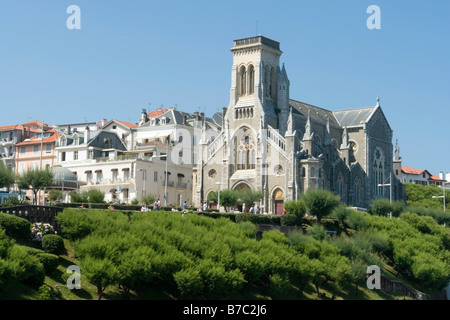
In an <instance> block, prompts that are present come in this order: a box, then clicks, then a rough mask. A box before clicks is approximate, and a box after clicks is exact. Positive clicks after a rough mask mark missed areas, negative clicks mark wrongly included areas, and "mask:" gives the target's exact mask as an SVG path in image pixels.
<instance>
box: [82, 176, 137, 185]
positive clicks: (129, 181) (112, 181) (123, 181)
mask: <svg viewBox="0 0 450 320" xmlns="http://www.w3.org/2000/svg"><path fill="white" fill-rule="evenodd" d="M134 182H135V179H133V178H128V179H124V178H117V179H99V180H95V179H91V180H89V181H87V182H86V183H87V185H88V186H93V185H118V184H134Z"/></svg>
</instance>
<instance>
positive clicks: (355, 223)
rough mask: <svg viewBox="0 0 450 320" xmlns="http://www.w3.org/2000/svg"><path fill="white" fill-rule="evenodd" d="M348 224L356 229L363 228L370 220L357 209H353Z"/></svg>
mask: <svg viewBox="0 0 450 320" xmlns="http://www.w3.org/2000/svg"><path fill="white" fill-rule="evenodd" d="M347 224H348V226H349V227H350V228H352V229H354V230H361V229H364V228H366V227H367V226H368V225H369V220H368V219H367V217H366V216H364V215H363V214H360V213H359V212H357V211H351V212H350V215H349V216H348V222H347Z"/></svg>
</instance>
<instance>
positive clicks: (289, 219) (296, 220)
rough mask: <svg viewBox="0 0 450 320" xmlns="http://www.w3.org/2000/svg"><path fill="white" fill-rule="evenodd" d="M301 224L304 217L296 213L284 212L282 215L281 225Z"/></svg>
mask: <svg viewBox="0 0 450 320" xmlns="http://www.w3.org/2000/svg"><path fill="white" fill-rule="evenodd" d="M301 224H302V219H301V217H299V216H297V215H296V214H284V215H282V216H280V225H282V226H299V225H301Z"/></svg>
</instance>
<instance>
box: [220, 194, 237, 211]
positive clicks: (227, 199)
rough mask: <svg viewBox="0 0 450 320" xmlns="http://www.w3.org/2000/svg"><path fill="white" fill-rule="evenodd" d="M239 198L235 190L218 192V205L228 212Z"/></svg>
mask: <svg viewBox="0 0 450 320" xmlns="http://www.w3.org/2000/svg"><path fill="white" fill-rule="evenodd" d="M238 198H239V193H238V192H237V191H236V190H223V191H220V205H221V206H224V207H225V210H226V211H227V212H228V209H229V208H232V207H234V206H236V203H237V201H238Z"/></svg>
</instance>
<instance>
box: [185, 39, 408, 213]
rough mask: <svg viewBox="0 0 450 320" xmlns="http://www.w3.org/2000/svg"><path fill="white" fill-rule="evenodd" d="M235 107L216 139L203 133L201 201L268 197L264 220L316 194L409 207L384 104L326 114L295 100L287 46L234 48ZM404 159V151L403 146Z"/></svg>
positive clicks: (197, 168)
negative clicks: (218, 195) (233, 195)
mask: <svg viewBox="0 0 450 320" xmlns="http://www.w3.org/2000/svg"><path fill="white" fill-rule="evenodd" d="M231 53H232V55H233V65H232V69H231V90H230V102H229V105H228V107H227V108H223V112H222V128H221V130H220V133H219V134H217V132H215V133H214V139H210V138H209V137H208V133H207V131H208V130H207V126H206V125H203V126H202V129H201V131H202V132H201V135H200V136H201V139H200V143H199V144H198V145H197V146H196V147H197V152H196V153H197V155H196V159H197V161H196V163H195V164H194V170H193V200H194V202H195V203H196V204H197V205H198V204H200V203H203V202H204V201H206V199H207V196H208V193H209V192H211V191H217V190H219V188H220V190H224V189H236V190H245V189H251V190H261V191H262V192H263V195H264V197H263V199H262V200H261V202H260V203H259V206H260V207H261V209H262V210H263V212H267V213H273V214H281V213H282V211H283V203H284V202H285V201H289V200H297V199H300V198H301V195H302V194H303V193H305V192H306V191H307V190H309V189H316V188H320V189H326V190H330V191H332V192H333V193H334V194H336V195H339V197H340V199H341V201H342V202H343V203H345V204H347V205H350V206H354V207H363V208H367V207H368V206H369V205H370V203H371V201H372V199H375V198H388V199H392V200H404V187H403V185H402V184H401V182H400V181H399V180H398V179H397V177H396V176H395V175H394V174H393V172H395V170H396V169H397V170H399V169H401V158H400V157H399V155H398V152H395V153H396V154H395V155H394V150H393V149H394V148H393V143H392V140H393V130H392V128H391V127H390V125H389V122H388V121H387V119H386V117H385V115H384V113H383V110H382V108H381V106H380V101H379V99H377V104H376V105H375V106H372V107H365V108H359V109H349V110H336V111H331V110H326V109H324V108H320V107H317V106H314V105H311V104H308V103H304V102H301V101H297V100H294V99H291V97H290V95H289V88H290V81H289V78H288V74H287V71H286V68H285V66H284V64H283V65H281V66H280V57H281V55H282V51H281V50H280V43H279V42H277V41H274V40H271V39H268V38H266V37H263V36H256V37H250V38H245V39H239V40H234V45H233V47H232V49H231ZM396 151H398V145H397V146H396Z"/></svg>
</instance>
